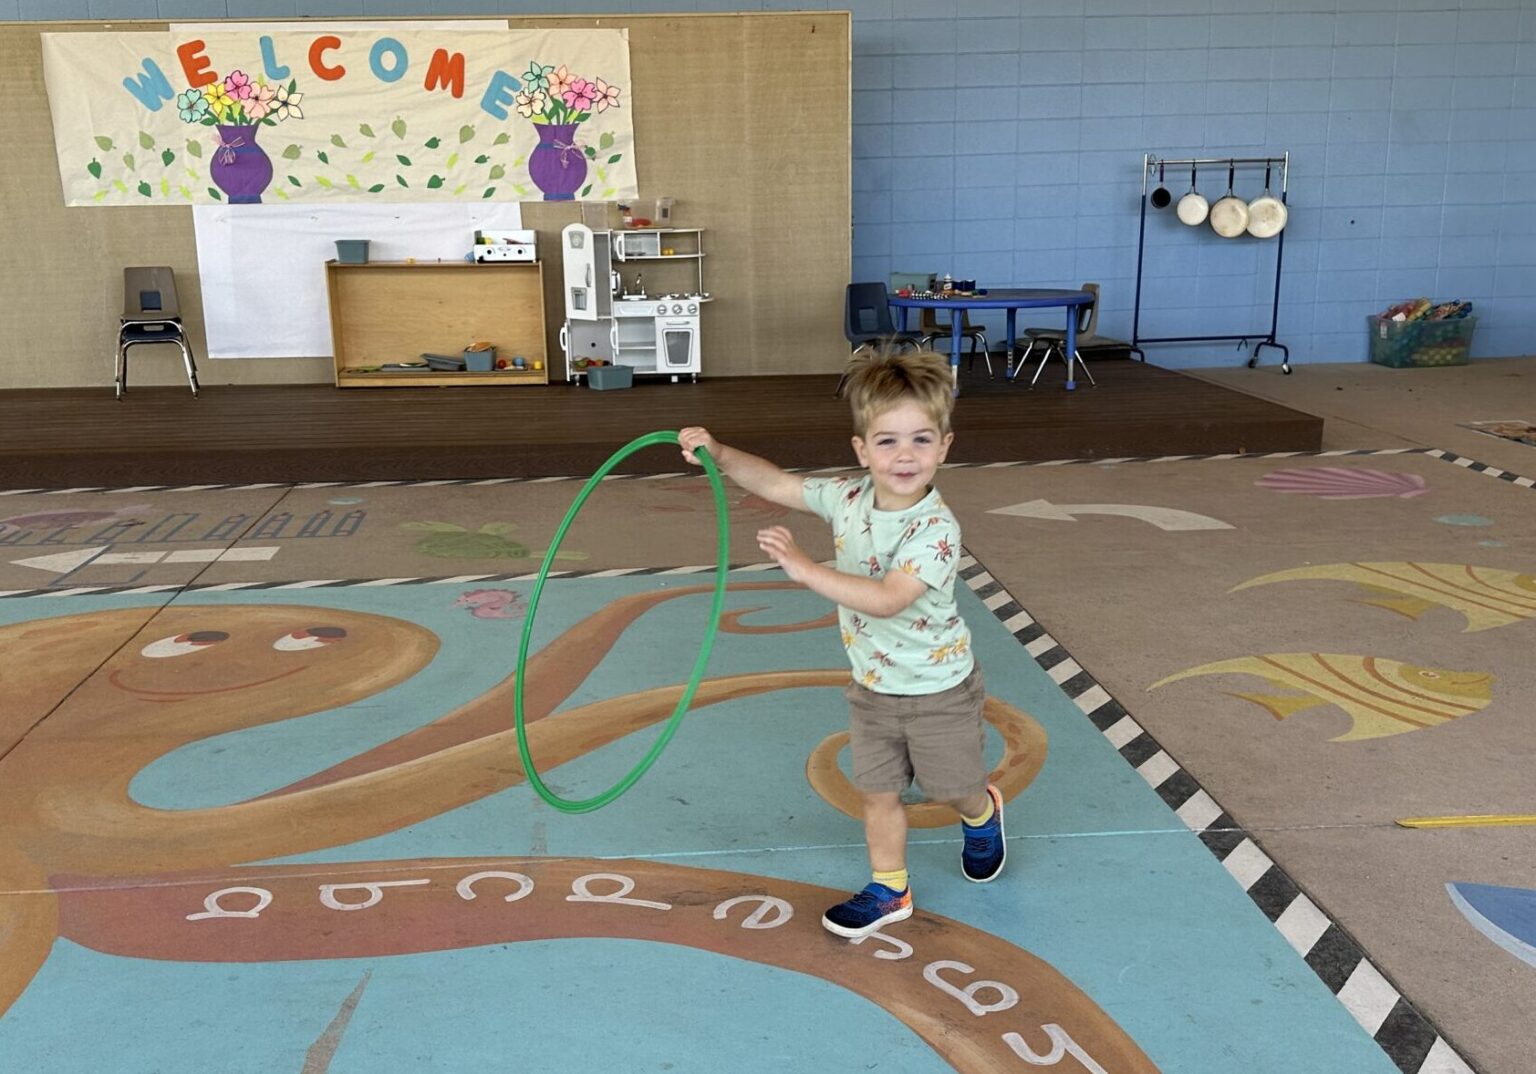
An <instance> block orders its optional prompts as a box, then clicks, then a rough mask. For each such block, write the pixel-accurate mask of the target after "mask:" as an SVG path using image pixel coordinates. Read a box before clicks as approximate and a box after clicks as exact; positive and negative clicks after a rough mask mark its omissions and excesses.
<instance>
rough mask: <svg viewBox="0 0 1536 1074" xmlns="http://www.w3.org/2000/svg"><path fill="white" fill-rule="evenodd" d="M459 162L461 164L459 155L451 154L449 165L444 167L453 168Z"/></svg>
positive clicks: (449, 155)
mask: <svg viewBox="0 0 1536 1074" xmlns="http://www.w3.org/2000/svg"><path fill="white" fill-rule="evenodd" d="M458 162H459V155H458V154H457V153H449V154H448V163H447V164H446V165H444V167H448V168H451V167H453V166H454V165H455V164H457V163H458Z"/></svg>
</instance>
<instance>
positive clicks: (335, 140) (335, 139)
mask: <svg viewBox="0 0 1536 1074" xmlns="http://www.w3.org/2000/svg"><path fill="white" fill-rule="evenodd" d="M331 144H332V145H334V146H335V147H336V148H337V149H345V148H347V143H346V142H344V141H342V140H341V135H339V134H333V135H331Z"/></svg>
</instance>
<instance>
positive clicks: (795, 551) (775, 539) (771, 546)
mask: <svg viewBox="0 0 1536 1074" xmlns="http://www.w3.org/2000/svg"><path fill="white" fill-rule="evenodd" d="M757 547H759V548H761V549H762V550H763V551H764V552H767V553H768V554H769V555H770V556H772V557H773V561H774V562H775V563H777V564H778V565H779V566H780V567H782V568H784V573H785V574H787V575H789V578H790V581H793V582H800V581H804V577H805V571H806V568H808V567H812V566H815V564H814V562H813V561H812V560H811V557H810V556H808V555H806V554H805V553H804V552H803V551H801V548H800V546H799V545H798V544H796V543H795V535H794V534H792V533H790V532H789V530H788V529H787V528H785V527H784V526H769V527H768V528H767V529H762V530H758V531H757Z"/></svg>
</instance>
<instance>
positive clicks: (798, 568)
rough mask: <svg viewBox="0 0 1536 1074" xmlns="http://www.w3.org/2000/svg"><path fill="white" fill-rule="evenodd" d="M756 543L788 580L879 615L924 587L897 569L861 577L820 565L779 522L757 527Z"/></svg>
mask: <svg viewBox="0 0 1536 1074" xmlns="http://www.w3.org/2000/svg"><path fill="white" fill-rule="evenodd" d="M757 545H758V547H759V548H761V549H762V550H763V551H764V552H767V553H768V554H769V555H770V556H772V557H773V560H774V562H775V563H777V564H778V565H779V566H780V567H783V568H784V573H785V574H787V575H789V577H790V579H791V580H792V581H796V582H799V583H800V584H801V585H803V586H805V587H806V588H808V589H810V590H812V591H814V592H816V593H819V594H821V595H822V596H824V597H826V598H827V599H828V600H830V601H832V602H834V603H836V604H841V605H842V606H843V607H845V608H852V609H853V610H854V611H856V612H863V613H864V614H865V615H870V616H875V617H876V618H879V619H886V618H889V617H890V616H893V615H896V614H898V613H900V612H901V611H902V609H904V608H906V607H908V606H909V605H911V603H912V602H913V601H915V600H916V599H917V598H918V597H920V596H922V595H923V590H924V589H925V588H927V587H926V585H925V584H924V583H923V581H922V580H921V579H919V578H914V577H913V576H912V575H910V574H904V573H902V572H901V571H891V572H889V573H887V574H886V575H885V576H884V577H883V578H861V577H859V576H858V575H856V574H848V573H846V572H844V571H840V570H836V569H834V568H832V567H826V566H823V565H822V564H820V563H817V562H815V561H814V560H812V559H811V557H810V556H808V555H806V554H805V552H804V551H802V550H801V548H800V546H799V545H798V544H796V543H795V538H794V535H793V534H792V533H790V532H789V530H787V529H785V528H784V527H783V526H769V527H768V528H767V529H764V530H758V531H757Z"/></svg>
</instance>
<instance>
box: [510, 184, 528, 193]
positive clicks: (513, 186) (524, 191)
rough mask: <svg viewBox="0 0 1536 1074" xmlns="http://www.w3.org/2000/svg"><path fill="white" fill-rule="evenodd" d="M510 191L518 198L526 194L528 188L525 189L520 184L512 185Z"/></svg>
mask: <svg viewBox="0 0 1536 1074" xmlns="http://www.w3.org/2000/svg"><path fill="white" fill-rule="evenodd" d="M512 189H513V190H515V191H517V193H518V195H519V196H522V195H526V194H527V193H528V188H527V187H525V186H524V185H523V184H522V183H513V184H512Z"/></svg>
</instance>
